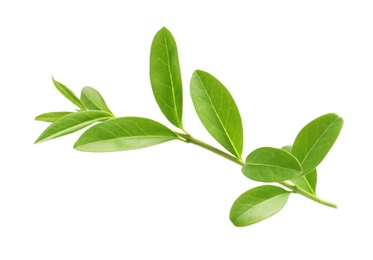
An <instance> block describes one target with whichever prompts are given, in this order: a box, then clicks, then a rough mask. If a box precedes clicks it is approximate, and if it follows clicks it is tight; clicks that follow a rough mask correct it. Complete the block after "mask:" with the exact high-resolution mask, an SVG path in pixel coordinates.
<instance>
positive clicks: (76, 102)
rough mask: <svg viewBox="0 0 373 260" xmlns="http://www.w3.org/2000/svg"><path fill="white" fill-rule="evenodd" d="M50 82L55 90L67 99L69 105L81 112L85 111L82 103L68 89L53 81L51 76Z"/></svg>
mask: <svg viewBox="0 0 373 260" xmlns="http://www.w3.org/2000/svg"><path fill="white" fill-rule="evenodd" d="M52 81H53V84H54V86H55V87H56V89H57V90H58V91H59V92H60V93H61V94H62V95H63V96H64V97H65V98H67V99H68V100H69V101H70V102H71V103H73V104H74V105H76V106H77V107H79V108H80V109H81V110H86V108H85V107H84V105H83V103H82V102H81V101H80V99H79V98H78V97H77V96H76V95H75V94H74V92H72V91H71V90H70V89H69V88H68V87H66V86H65V85H64V84H62V83H60V82H58V81H57V80H55V79H54V78H53V76H52Z"/></svg>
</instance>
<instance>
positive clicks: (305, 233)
mask: <svg viewBox="0 0 373 260" xmlns="http://www.w3.org/2000/svg"><path fill="white" fill-rule="evenodd" d="M371 3H372V2H371V1H358V0H354V1H341V0H339V1H326V0H323V1H317V0H316V1H286V0H281V1H184V2H181V1H180V2H177V1H86V2H84V1H2V2H1V3H0V89H1V99H0V106H1V111H2V120H1V127H0V133H1V135H0V138H1V143H0V149H1V151H2V155H1V160H0V259H2V260H3V259H4V260H10V259H38V260H42V259H234V258H240V259H270V258H272V257H273V258H274V257H275V259H295V258H299V259H341V258H342V257H343V258H344V259H372V258H373V253H372V249H371V246H372V233H373V225H372V219H373V214H372V213H371V212H372V210H371V208H372V198H373V191H372V190H373V189H372V180H373V179H372V178H373V177H372V176H373V172H372V167H371V166H370V163H371V162H372V150H371V147H372V130H373V129H372V106H373V105H372V94H371V92H368V91H369V90H370V89H372V83H373V77H372V75H373V74H372V72H373V34H372V32H373V30H372V29H373V15H372V13H373V7H372V4H371ZM163 26H166V27H167V28H168V29H169V30H170V31H171V32H172V33H173V35H174V37H175V39H176V41H177V44H178V49H179V57H180V64H181V70H182V75H183V84H184V97H185V98H184V126H185V128H186V129H187V130H188V131H189V132H190V133H192V134H193V135H195V136H196V137H199V138H200V139H203V140H205V141H207V142H209V143H211V144H213V145H216V146H218V144H217V143H216V142H215V141H214V140H213V139H212V138H211V137H210V136H209V135H208V133H207V132H206V130H204V128H203V126H202V124H201V123H200V122H199V120H198V117H197V115H196V113H195V112H194V109H193V106H192V103H191V101H190V95H189V80H190V77H191V75H192V72H193V70H195V69H202V70H206V71H208V72H210V73H211V74H213V75H215V76H216V77H217V78H218V79H220V81H222V82H223V83H224V84H225V85H226V87H227V88H228V89H229V90H230V92H231V93H232V95H233V97H234V98H235V100H236V103H237V105H238V107H239V108H240V111H241V116H242V118H243V124H244V132H245V149H244V155H245V156H246V155H247V154H248V153H249V152H250V151H252V150H253V149H255V148H258V147H261V146H274V147H281V146H283V145H288V144H291V143H292V142H293V140H294V138H295V136H296V134H297V132H298V131H299V130H300V129H301V128H302V127H303V126H304V125H305V124H306V123H308V122H309V121H311V120H312V119H314V118H316V117H318V116H320V115H322V114H325V113H329V112H335V113H338V114H339V115H340V116H342V117H343V118H344V120H345V125H344V128H343V130H342V132H341V135H340V137H339V139H338V140H337V142H336V144H335V146H334V147H333V148H332V150H331V151H330V153H329V154H328V156H327V157H326V159H325V160H324V161H323V162H322V164H321V165H320V166H319V185H318V195H319V196H320V197H322V198H324V199H326V200H330V201H332V202H335V203H337V204H338V206H339V208H338V209H337V210H335V209H331V208H328V207H325V206H322V205H319V204H317V203H315V202H313V201H310V200H307V199H305V198H303V197H301V196H298V195H292V196H291V197H290V198H289V201H288V203H287V205H286V206H285V207H284V209H283V210H282V211H280V212H279V213H278V214H277V215H275V216H273V217H272V218H270V219H267V220H265V221H263V222H260V223H258V224H256V225H253V226H250V227H246V228H236V227H234V226H233V225H232V224H231V222H230V221H229V210H230V207H231V205H232V203H233V201H234V200H235V199H236V198H237V197H238V196H239V195H240V194H241V193H243V192H244V191H246V190H248V189H250V188H251V187H254V186H257V185H258V184H257V183H254V182H253V181H250V180H249V179H247V178H245V177H244V176H243V174H242V173H241V171H240V167H239V166H237V165H235V164H233V163H231V162H230V161H226V160H224V159H223V158H220V157H218V156H216V155H214V154H211V153H209V152H207V151H205V150H202V149H200V148H198V147H195V146H193V145H186V144H184V143H181V142H177V141H174V142H169V143H166V144H162V145H159V146H154V147H151V148H147V149H142V150H136V151H129V152H120V153H106V154H91V153H82V152H78V151H75V150H73V149H72V146H73V144H74V142H75V140H77V138H78V137H79V134H80V133H82V132H79V133H75V134H73V135H70V136H65V137H63V138H60V139H56V140H53V141H49V142H46V143H42V144H38V145H33V142H34V141H35V140H36V138H37V137H38V136H39V134H40V133H41V132H42V131H43V129H44V128H45V127H46V126H47V125H48V124H47V123H43V122H36V121H34V120H33V119H34V117H35V116H36V115H38V114H41V113H44V112H51V111H66V110H67V111H69V110H73V109H74V106H73V105H72V104H70V103H69V101H67V100H65V99H64V98H63V97H62V96H61V95H60V94H59V93H58V92H57V91H56V89H55V88H54V86H53V84H52V81H51V76H52V75H53V76H54V77H55V79H57V80H58V81H60V82H62V83H64V84H65V85H67V86H68V87H69V88H71V89H72V90H73V91H74V92H75V93H77V94H78V95H79V92H80V90H81V88H82V87H83V86H87V85H88V86H91V87H94V88H96V89H98V90H99V91H100V92H101V94H102V95H103V96H104V98H105V99H106V101H107V103H108V105H109V107H110V108H111V110H112V111H114V113H115V114H116V115H117V116H127V115H131V116H143V117H149V118H152V119H155V120H158V121H160V122H162V123H164V124H165V125H167V126H169V127H171V128H172V126H171V125H170V124H169V123H168V122H167V120H166V119H165V118H164V117H163V115H162V114H161V112H160V111H159V109H158V107H157V105H156V102H155V101H154V99H153V94H152V92H151V87H150V81H149V76H148V74H149V71H148V70H149V53H150V45H151V41H152V38H153V36H154V35H155V33H156V32H157V31H158V30H159V29H160V28H162V27H163Z"/></svg>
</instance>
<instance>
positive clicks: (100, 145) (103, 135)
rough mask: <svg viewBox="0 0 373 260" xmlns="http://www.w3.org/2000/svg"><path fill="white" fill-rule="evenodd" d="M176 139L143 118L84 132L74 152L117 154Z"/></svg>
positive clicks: (157, 124) (114, 120) (173, 135)
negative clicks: (116, 152)
mask: <svg viewBox="0 0 373 260" xmlns="http://www.w3.org/2000/svg"><path fill="white" fill-rule="evenodd" d="M174 139H178V137H177V135H176V134H175V133H174V132H172V131H171V130H170V129H168V128H167V127H165V126H164V125H162V124H160V123H158V122H156V121H153V120H150V119H147V118H141V117H122V118H116V119H112V120H108V121H106V122H103V123H101V124H98V125H95V126H93V127H91V128H89V129H88V130H87V131H85V132H84V133H83V134H82V135H81V136H80V138H79V140H78V141H77V142H76V143H75V145H74V148H75V149H77V150H80V151H86V152H115V151H125V150H133V149H139V148H144V147H148V146H152V145H156V144H160V143H164V142H167V141H170V140H174Z"/></svg>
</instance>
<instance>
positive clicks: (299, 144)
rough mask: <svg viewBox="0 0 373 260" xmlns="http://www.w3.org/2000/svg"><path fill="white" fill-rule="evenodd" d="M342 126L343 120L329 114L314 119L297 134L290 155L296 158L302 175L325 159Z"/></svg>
mask: <svg viewBox="0 0 373 260" xmlns="http://www.w3.org/2000/svg"><path fill="white" fill-rule="evenodd" d="M342 126H343V119H342V118H341V117H339V116H338V115H336V114H332V113H331V114H326V115H323V116H320V117H318V118H316V119H315V120H313V121H311V122H310V123H308V124H307V125H306V126H305V127H303V129H302V130H301V131H300V132H299V134H298V135H297V137H296V138H295V141H294V144H293V147H292V150H291V153H292V154H293V155H294V156H295V157H297V158H298V160H299V162H300V163H301V165H302V168H303V172H304V174H307V173H309V172H310V171H312V170H313V169H315V168H316V166H317V165H319V164H320V163H321V161H322V160H323V159H324V158H325V156H326V155H327V153H328V152H329V150H330V148H332V146H333V144H334V142H335V141H336V140H337V137H338V135H339V133H340V132H341V129H342Z"/></svg>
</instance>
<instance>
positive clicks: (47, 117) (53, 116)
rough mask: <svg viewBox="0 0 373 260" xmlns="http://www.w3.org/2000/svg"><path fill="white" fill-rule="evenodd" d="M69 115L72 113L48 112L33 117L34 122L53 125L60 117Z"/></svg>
mask: <svg viewBox="0 0 373 260" xmlns="http://www.w3.org/2000/svg"><path fill="white" fill-rule="evenodd" d="M71 113H73V112H49V113H44V114H41V115H38V116H37V117H35V120H38V121H44V122H51V123H53V122H54V121H56V120H57V119H60V118H61V117H63V116H66V115H68V114H71Z"/></svg>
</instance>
